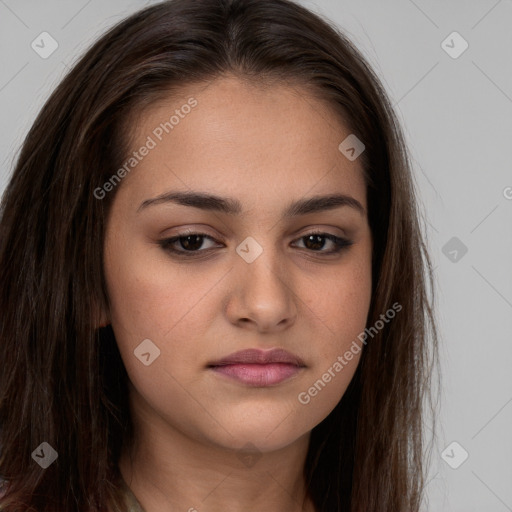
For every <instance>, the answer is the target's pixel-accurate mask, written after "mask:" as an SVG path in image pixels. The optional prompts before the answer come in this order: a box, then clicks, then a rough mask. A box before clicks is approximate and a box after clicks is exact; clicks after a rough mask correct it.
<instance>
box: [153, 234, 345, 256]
mask: <svg viewBox="0 0 512 512" xmlns="http://www.w3.org/2000/svg"><path fill="white" fill-rule="evenodd" d="M194 235H195V236H197V237H199V238H202V239H208V240H211V241H213V242H218V240H217V239H216V238H215V237H213V236H211V235H209V234H208V233H203V232H201V231H198V230H194V229H192V228H189V229H185V230H184V231H181V232H180V233H177V234H176V235H173V236H172V237H168V238H164V239H162V240H159V241H158V244H159V245H160V246H161V247H162V249H164V250H165V251H167V252H169V253H171V255H173V256H175V257H177V258H183V259H190V260H191V259H193V258H200V257H201V256H203V255H205V254H209V253H211V251H214V250H215V247H211V248H208V249H198V250H196V251H187V250H184V249H182V250H180V249H174V248H173V247H172V245H173V244H174V243H177V242H178V241H179V240H180V239H181V238H185V237H187V236H194ZM314 235H319V236H321V237H322V238H324V239H326V240H328V241H330V242H331V243H332V244H334V249H331V250H329V251H324V250H318V251H315V250H312V249H307V248H300V249H302V250H303V251H305V252H307V253H310V254H312V255H316V254H318V255H319V256H321V257H322V256H323V257H328V256H338V255H340V253H342V252H343V251H344V250H346V249H348V247H350V246H351V245H353V244H354V242H353V240H350V239H349V238H347V237H346V236H338V235H335V234H333V233H330V232H329V231H326V230H325V229H320V228H314V229H311V230H310V231H307V232H305V233H303V234H301V235H298V236H296V237H295V238H294V240H293V241H295V242H297V241H301V240H302V239H304V238H306V237H308V236H314ZM221 243H222V242H221ZM201 245H202V244H201Z"/></svg>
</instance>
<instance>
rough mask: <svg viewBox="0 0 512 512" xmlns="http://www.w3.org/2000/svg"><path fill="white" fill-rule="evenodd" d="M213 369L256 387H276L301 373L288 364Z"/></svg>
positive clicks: (229, 365) (239, 365)
mask: <svg viewBox="0 0 512 512" xmlns="http://www.w3.org/2000/svg"><path fill="white" fill-rule="evenodd" d="M211 369H212V370H214V371H215V372H217V373H221V374H222V375H225V376H226V377H229V378H231V379H234V380H237V381H239V382H242V383H244V384H247V385H249V386H255V387H266V386H275V385H276V384H279V383H281V382H283V381H285V380H287V379H289V378H290V377H293V376H294V375H296V374H297V373H298V372H299V371H300V367H298V366H295V365H293V364H288V363H269V364H241V363H239V364H227V365H222V366H213V367H212V368H211Z"/></svg>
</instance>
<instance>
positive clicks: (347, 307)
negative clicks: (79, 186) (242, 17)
mask: <svg viewBox="0 0 512 512" xmlns="http://www.w3.org/2000/svg"><path fill="white" fill-rule="evenodd" d="M185 105H189V107H190V108H188V107H185ZM173 115H174V119H173V118H171V116H173ZM166 122H167V125H166V124H165V123H166ZM349 134H350V131H349V130H348V129H347V128H346V127H344V126H343V124H342V123H341V121H340V120H339V118H338V116H336V114H335V113H334V112H333V111H332V110H331V109H330V108H329V106H328V105H326V104H324V103H323V102H320V101H319V100H316V99H314V98H313V97H311V96H308V95H307V94H306V92H305V91H302V90H299V89H297V88H292V87H289V86H286V85H281V86H276V85H273V86H272V87H264V86H255V85H251V84H246V83H244V82H242V81H239V80H238V79H236V78H234V77H229V78H228V77H224V78H222V79H218V80H216V81H214V82H211V83H210V84H208V85H207V86H201V87H200V86H197V87H192V88H187V90H186V91H185V92H183V93H182V94H181V95H176V94H173V96H172V98H169V100H168V101H165V102H161V103H159V104H157V105H154V106H153V107H152V108H151V109H150V110H148V111H145V112H144V113H142V114H141V116H140V118H139V119H138V121H137V129H136V133H135V136H134V139H133V140H132V148H131V149H132V151H135V152H137V156H135V157H133V153H130V155H128V156H127V162H128V161H129V158H130V157H133V158H135V159H136V164H135V160H132V161H131V164H134V165H132V166H131V165H130V163H129V164H128V165H127V167H126V168H127V169H130V170H129V172H126V175H125V176H124V177H123V179H122V181H121V183H120V184H118V185H116V186H117V187H118V188H117V190H116V197H115V200H114V202H113V206H112V210H111V212H110V217H109V220H108V225H107V232H106V239H105V258H104V265H105V275H106V280H107V290H108V295H109V301H110V310H109V312H108V321H109V322H110V323H111V324H112V328H113V330H114V333H115V336H116V339H117V343H118V346H119V350H120V353H121V356H122V358H123V361H124V364H125V366H126V370H127V372H128V375H129V378H130V381H131V388H130V393H131V395H130V398H131V401H132V413H133V414H135V415H138V414H140V415H142V414H144V416H145V418H150V421H152V420H151V419H153V420H154V421H155V422H158V423H159V424H160V425H162V426H163V428H164V429H168V431H169V432H171V431H172V432H175V433H176V432H179V433H180V434H181V435H184V436H187V438H188V439H191V440H194V441H197V442H201V443H208V444H210V445H215V446H216V447H222V448H239V447H241V446H243V445H245V444H246V443H248V442H251V443H252V444H254V445H256V447H257V448H258V449H259V450H260V451H262V452H265V451H270V450H275V449H279V448H281V447H285V446H287V445H289V444H290V443H292V442H293V441H295V440H297V439H299V438H301V437H302V436H307V435H308V434H309V432H310V431H311V429H312V428H313V427H314V426H316V425H317V424H318V423H320V422H321V421H322V420H323V419H324V418H325V417H326V416H327V415H328V414H329V413H330V412H331V411H332V409H333V408H334V407H335V405H336V404H337V403H338V402H339V400H340V399H341V397H342V396H343V393H344V392H345V390H346V388H347V386H348V384H349V382H350V380H351V378H352V376H353V374H354V372H355V370H356V367H357V364H358V361H359V358H360V355H361V352H359V353H355V354H354V352H355V351H352V353H353V357H352V359H351V360H348V359H347V358H346V357H343V356H344V354H345V353H346V352H347V351H349V349H350V347H351V346H353V342H354V340H357V336H358V334H360V333H361V332H362V331H363V330H364V328H365V324H366V319H367V314H368V310H369V305H370V299H371V289H372V282H371V253H372V240H371V233H370V229H369V225H368V220H367V215H366V211H367V204H366V187H365V183H364V179H363V174H362V168H361V167H360V164H359V161H358V159H356V160H354V161H350V160H349V159H347V158H346V157H345V156H344V155H343V154H342V153H341V152H340V151H339V149H338V146H339V144H340V142H341V141H343V140H344V139H345V138H346V137H347V136H348V135H349ZM143 147H146V150H144V149H142V148H143ZM121 174H124V173H121ZM107 193H113V192H112V191H110V192H107ZM185 193H186V194H190V195H189V196H188V198H187V197H185V196H181V198H180V196H179V194H185ZM207 194H208V195H211V196H215V197H214V198H212V197H210V198H205V197H201V196H200V195H202V196H205V195H207ZM325 196H339V197H337V198H336V199H335V200H332V201H330V202H329V201H316V202H313V201H309V202H305V200H309V199H312V198H314V199H318V198H323V197H325ZM294 205H295V206H294ZM105 314H106V315H107V313H105ZM241 351H242V352H241ZM244 351H248V352H244ZM233 354H235V355H233ZM340 356H341V358H342V359H343V361H344V363H341V362H340ZM336 363H338V365H340V366H341V367H342V368H341V370H340V369H339V366H336ZM319 380H321V384H319V382H318V381H319ZM315 383H316V387H315ZM315 390H316V391H315Z"/></svg>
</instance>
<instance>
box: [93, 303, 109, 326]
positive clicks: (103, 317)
mask: <svg viewBox="0 0 512 512" xmlns="http://www.w3.org/2000/svg"><path fill="white" fill-rule="evenodd" d="M108 324H110V313H109V311H107V309H106V308H104V307H100V306H99V305H98V304H95V306H94V314H93V325H94V328H95V329H99V328H100V327H106V326H107V325H108Z"/></svg>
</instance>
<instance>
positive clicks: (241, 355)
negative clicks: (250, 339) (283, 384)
mask: <svg viewBox="0 0 512 512" xmlns="http://www.w3.org/2000/svg"><path fill="white" fill-rule="evenodd" d="M270 363H288V364H294V365H296V366H306V365H305V364H304V361H303V360H302V359H301V358H300V357H298V356H296V355H294V354H291V353H290V352H287V351H286V350H284V349H282V348H274V349H270V350H261V349H257V348H250V349H247V350H239V351H238V352H234V353H233V354H230V355H229V356H226V357H223V358H222V359H219V360H218V361H214V362H212V363H210V364H209V365H208V366H223V365H228V364H270Z"/></svg>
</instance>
